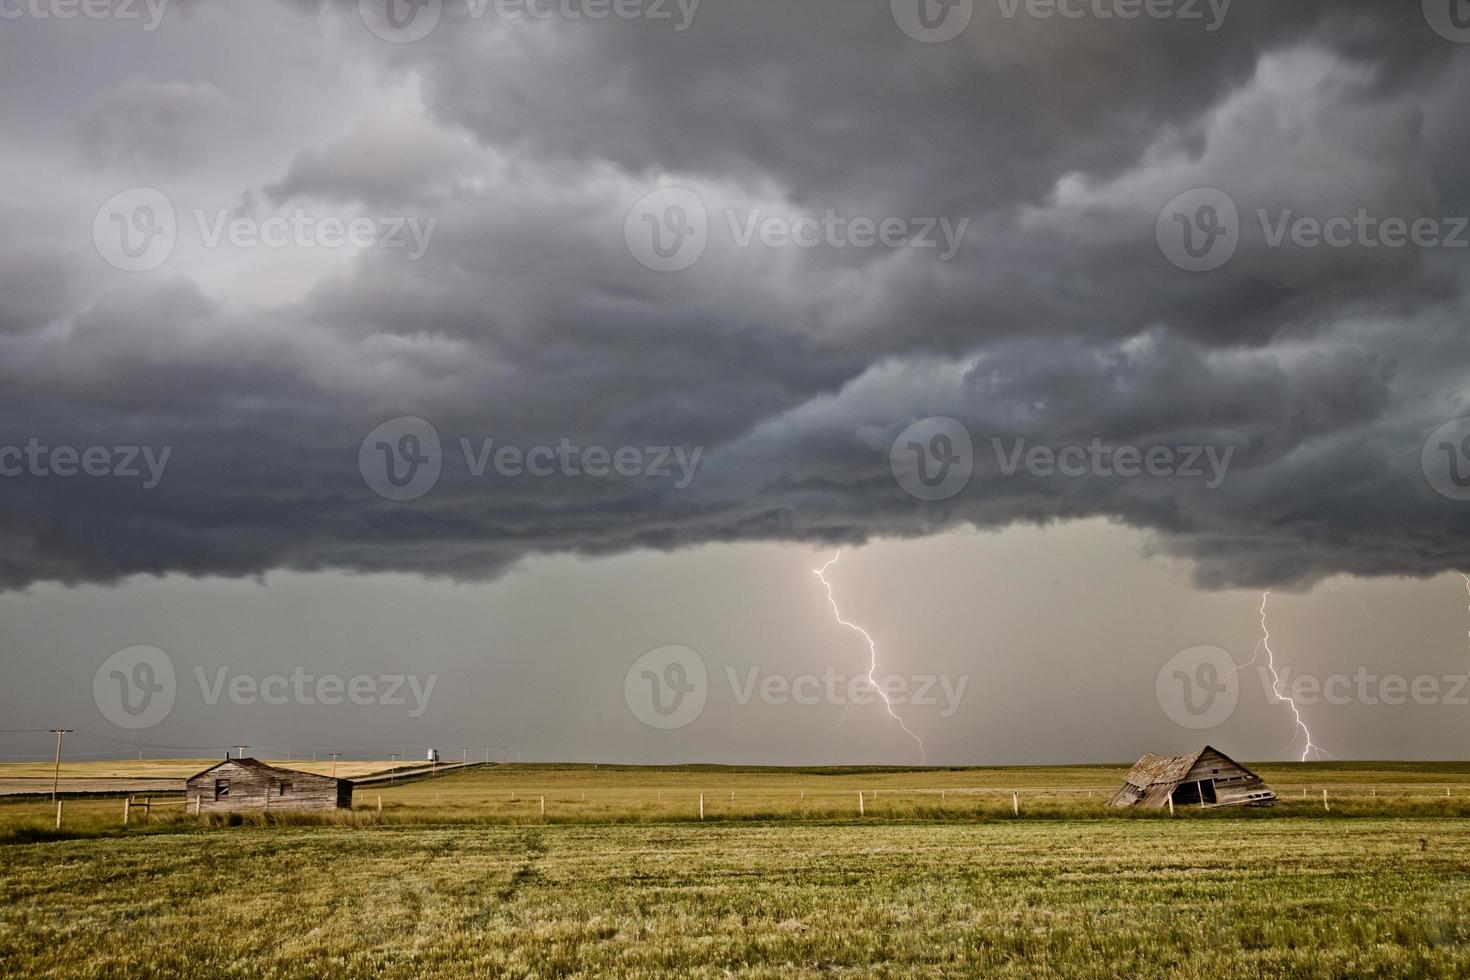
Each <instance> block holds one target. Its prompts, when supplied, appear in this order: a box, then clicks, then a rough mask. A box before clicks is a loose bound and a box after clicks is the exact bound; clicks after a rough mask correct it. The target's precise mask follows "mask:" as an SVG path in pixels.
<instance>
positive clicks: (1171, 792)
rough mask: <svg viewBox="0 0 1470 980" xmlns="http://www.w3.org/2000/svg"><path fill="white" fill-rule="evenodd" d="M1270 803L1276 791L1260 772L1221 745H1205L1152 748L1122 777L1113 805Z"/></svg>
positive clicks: (1155, 805)
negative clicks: (1175, 750)
mask: <svg viewBox="0 0 1470 980" xmlns="http://www.w3.org/2000/svg"><path fill="white" fill-rule="evenodd" d="M1170 800H1173V801H1174V805H1175V806H1204V807H1217V806H1270V805H1271V804H1273V803H1275V802H1276V794H1275V793H1273V792H1271V788H1270V787H1269V786H1267V785H1266V784H1265V782H1263V781H1262V779H1261V777H1260V776H1257V775H1256V774H1255V773H1253V772H1251V771H1250V770H1249V769H1247V768H1246V767H1245V766H1243V765H1241V764H1240V763H1238V762H1236V761H1235V760H1234V759H1232V758H1230V757H1229V756H1227V755H1226V754H1225V753H1224V752H1221V751H1220V750H1219V749H1216V748H1213V747H1211V746H1208V745H1206V746H1205V747H1204V748H1203V749H1201V750H1200V751H1198V752H1196V753H1195V754H1194V755H1180V756H1166V755H1154V754H1152V753H1149V754H1148V755H1145V756H1144V757H1143V758H1142V759H1139V760H1138V762H1137V764H1136V765H1134V767H1133V768H1132V769H1130V770H1128V775H1126V776H1124V777H1123V786H1122V787H1121V788H1120V789H1119V790H1118V792H1117V793H1116V794H1114V796H1113V799H1112V805H1113V806H1118V807H1124V806H1142V807H1165V806H1168V805H1169V801H1170Z"/></svg>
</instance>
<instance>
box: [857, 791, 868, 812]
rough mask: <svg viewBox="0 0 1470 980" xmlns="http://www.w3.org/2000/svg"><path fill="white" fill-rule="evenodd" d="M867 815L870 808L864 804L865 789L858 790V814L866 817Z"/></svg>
mask: <svg viewBox="0 0 1470 980" xmlns="http://www.w3.org/2000/svg"><path fill="white" fill-rule="evenodd" d="M867 815H868V808H867V807H866V806H864V805H863V791H862V790H858V816H860V817H865V816H867Z"/></svg>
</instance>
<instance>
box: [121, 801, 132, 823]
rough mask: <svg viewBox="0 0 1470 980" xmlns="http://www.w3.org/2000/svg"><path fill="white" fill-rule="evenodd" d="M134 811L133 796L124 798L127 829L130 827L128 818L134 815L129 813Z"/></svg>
mask: <svg viewBox="0 0 1470 980" xmlns="http://www.w3.org/2000/svg"><path fill="white" fill-rule="evenodd" d="M132 809H133V798H132V797H131V796H128V797H124V798H123V826H124V827H126V826H127V825H128V818H129V817H130V816H132V814H131V813H130V812H129V811H131V810H132Z"/></svg>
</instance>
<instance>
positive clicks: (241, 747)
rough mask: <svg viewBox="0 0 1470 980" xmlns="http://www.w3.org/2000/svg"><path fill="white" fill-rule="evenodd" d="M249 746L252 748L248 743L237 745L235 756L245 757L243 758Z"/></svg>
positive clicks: (238, 757)
mask: <svg viewBox="0 0 1470 980" xmlns="http://www.w3.org/2000/svg"><path fill="white" fill-rule="evenodd" d="M248 748H250V746H248V745H237V746H235V758H237V759H243V758H245V750H246V749H248Z"/></svg>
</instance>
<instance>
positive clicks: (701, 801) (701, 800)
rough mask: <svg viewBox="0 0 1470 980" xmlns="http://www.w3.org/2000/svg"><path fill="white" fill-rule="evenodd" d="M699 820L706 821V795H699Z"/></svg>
mask: <svg viewBox="0 0 1470 980" xmlns="http://www.w3.org/2000/svg"><path fill="white" fill-rule="evenodd" d="M699 819H701V820H703V819H704V794H703V793H700V794H699Z"/></svg>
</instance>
